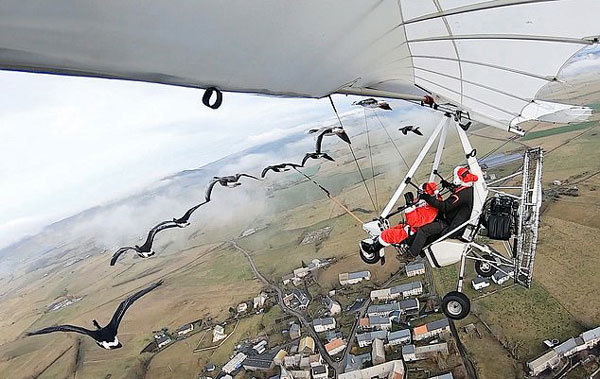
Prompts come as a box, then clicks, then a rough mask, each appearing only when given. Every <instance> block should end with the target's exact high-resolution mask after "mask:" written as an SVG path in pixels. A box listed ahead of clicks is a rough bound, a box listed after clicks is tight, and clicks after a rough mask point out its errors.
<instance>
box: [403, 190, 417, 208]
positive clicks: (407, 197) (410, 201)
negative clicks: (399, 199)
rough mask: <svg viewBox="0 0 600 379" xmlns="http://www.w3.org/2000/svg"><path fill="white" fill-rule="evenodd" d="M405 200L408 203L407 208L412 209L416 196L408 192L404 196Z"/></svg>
mask: <svg viewBox="0 0 600 379" xmlns="http://www.w3.org/2000/svg"><path fill="white" fill-rule="evenodd" d="M404 200H405V201H406V206H407V207H410V206H411V205H413V204H414V202H415V195H414V194H413V193H412V192H407V193H405V194H404Z"/></svg>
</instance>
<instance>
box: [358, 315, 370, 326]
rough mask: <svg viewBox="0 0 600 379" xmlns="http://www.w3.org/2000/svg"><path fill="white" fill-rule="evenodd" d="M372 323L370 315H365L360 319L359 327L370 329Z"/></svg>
mask: <svg viewBox="0 0 600 379" xmlns="http://www.w3.org/2000/svg"><path fill="white" fill-rule="evenodd" d="M370 327H371V325H370V324H369V318H368V317H363V318H361V319H359V320H358V328H359V329H368V328H370Z"/></svg>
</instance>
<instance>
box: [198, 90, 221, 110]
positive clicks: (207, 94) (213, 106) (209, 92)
mask: <svg viewBox="0 0 600 379" xmlns="http://www.w3.org/2000/svg"><path fill="white" fill-rule="evenodd" d="M213 92H214V93H215V94H216V95H217V98H216V99H215V102H214V103H212V104H211V103H210V98H211V96H212V95H213ZM222 102H223V92H221V91H219V89H218V88H216V87H209V88H207V89H206V91H204V96H202V103H203V104H204V105H206V106H207V107H209V108H211V109H217V108H219V107H220V106H221V103H222Z"/></svg>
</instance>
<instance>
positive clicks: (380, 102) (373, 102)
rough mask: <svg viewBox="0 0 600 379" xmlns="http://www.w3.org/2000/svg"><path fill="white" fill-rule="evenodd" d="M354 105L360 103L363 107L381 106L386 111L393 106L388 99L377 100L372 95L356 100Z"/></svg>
mask: <svg viewBox="0 0 600 379" xmlns="http://www.w3.org/2000/svg"><path fill="white" fill-rule="evenodd" d="M352 105H360V106H361V107H364V108H381V109H385V110H386V111H391V110H392V107H390V104H388V102H387V101H383V100H376V99H373V98H372V97H370V98H368V99H364V100H360V101H355V102H353V103H352Z"/></svg>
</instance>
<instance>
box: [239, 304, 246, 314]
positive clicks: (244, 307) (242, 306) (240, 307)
mask: <svg viewBox="0 0 600 379" xmlns="http://www.w3.org/2000/svg"><path fill="white" fill-rule="evenodd" d="M246 310H248V304H246V303H239V304H238V306H237V312H238V313H242V312H246Z"/></svg>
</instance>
